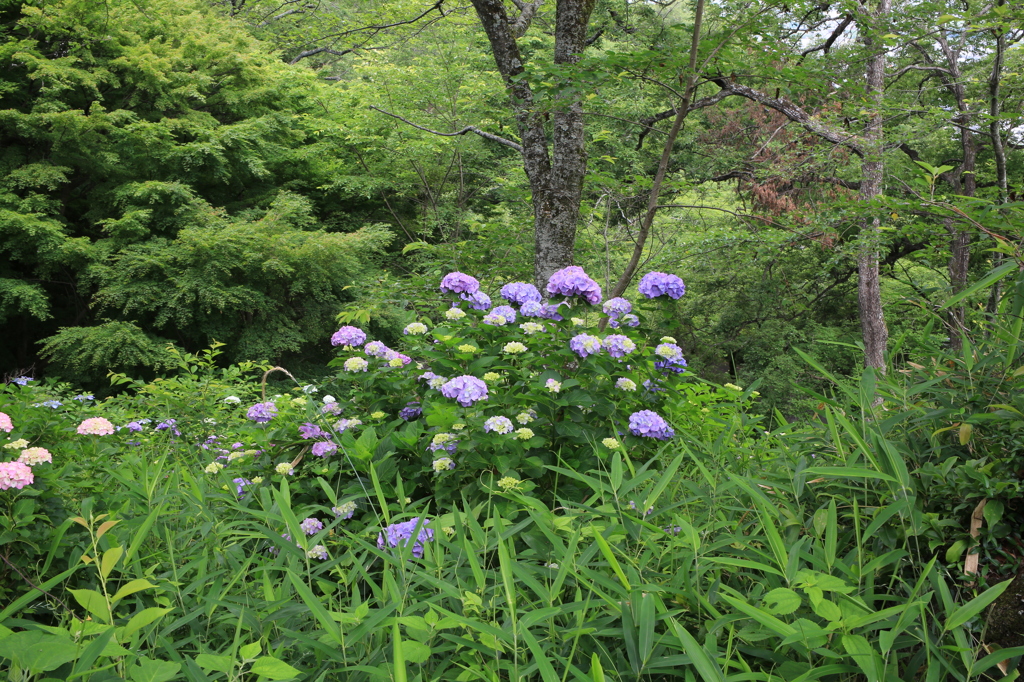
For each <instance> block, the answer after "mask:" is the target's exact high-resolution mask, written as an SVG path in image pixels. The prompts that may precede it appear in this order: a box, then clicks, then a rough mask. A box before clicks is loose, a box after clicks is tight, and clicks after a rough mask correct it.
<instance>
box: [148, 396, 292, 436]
mask: <svg viewBox="0 0 1024 682" xmlns="http://www.w3.org/2000/svg"><path fill="white" fill-rule="evenodd" d="M276 414H277V405H275V404H274V403H271V402H266V403H256V404H255V405H253V406H252V407H250V408H249V411H248V412H246V413H245V416H246V417H248V418H249V419H250V420H252V421H254V422H256V423H257V424H265V423H267V422H268V421H270V420H271V419H273V418H274V416H275V415H276ZM156 428H157V430H159V429H160V427H159V426H158V427H156Z"/></svg>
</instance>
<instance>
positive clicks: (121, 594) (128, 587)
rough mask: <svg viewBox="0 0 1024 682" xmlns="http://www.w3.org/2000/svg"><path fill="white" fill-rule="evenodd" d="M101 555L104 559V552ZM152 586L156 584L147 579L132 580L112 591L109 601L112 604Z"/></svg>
mask: <svg viewBox="0 0 1024 682" xmlns="http://www.w3.org/2000/svg"><path fill="white" fill-rule="evenodd" d="M103 556H104V560H106V555H105V554H104V555H103ZM152 587H156V585H154V584H153V583H151V582H149V581H148V580H142V579H139V580H132V581H131V582H129V583H127V584H125V585H122V586H121V589H119V590H118V591H117V592H115V593H114V597H113V598H112V599H111V600H110V601H111V602H112V603H114V604H117V602H119V601H121V600H122V599H124V598H125V597H127V596H128V595H130V594H135V593H136V592H141V591H142V590H148V589H150V588H152Z"/></svg>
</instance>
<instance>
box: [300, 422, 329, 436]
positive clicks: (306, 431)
mask: <svg viewBox="0 0 1024 682" xmlns="http://www.w3.org/2000/svg"><path fill="white" fill-rule="evenodd" d="M299 435H300V436H302V438H303V439H309V438H322V437H323V436H326V435H327V434H326V433H325V432H324V430H323V429H321V428H320V427H319V426H317V425H316V424H313V423H311V422H306V423H305V424H303V425H302V426H300V427H299Z"/></svg>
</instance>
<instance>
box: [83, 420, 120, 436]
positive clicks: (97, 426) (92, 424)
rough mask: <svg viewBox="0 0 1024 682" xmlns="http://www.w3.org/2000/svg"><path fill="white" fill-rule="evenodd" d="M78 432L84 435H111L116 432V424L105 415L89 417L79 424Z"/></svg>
mask: <svg viewBox="0 0 1024 682" xmlns="http://www.w3.org/2000/svg"><path fill="white" fill-rule="evenodd" d="M78 432H79V433H80V434H82V435H93V436H109V435H110V434H112V433H113V432H114V425H113V424H111V423H110V420H109V419H105V418H103V417H89V418H88V419H86V420H85V421H83V422H82V423H81V424H79V425H78Z"/></svg>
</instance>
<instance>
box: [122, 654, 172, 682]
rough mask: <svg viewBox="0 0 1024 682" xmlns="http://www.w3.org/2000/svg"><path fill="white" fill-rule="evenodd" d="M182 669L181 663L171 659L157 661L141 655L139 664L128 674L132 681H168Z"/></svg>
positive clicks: (130, 669)
mask: <svg viewBox="0 0 1024 682" xmlns="http://www.w3.org/2000/svg"><path fill="white" fill-rule="evenodd" d="M179 670H181V664H180V663H171V662H170V661H155V660H153V659H152V658H147V657H146V656H140V657H139V659H138V664H137V665H133V666H132V667H131V668H129V669H128V675H129V677H131V680H132V682H168V680H172V679H174V678H175V677H176V676H177V675H178V671H179Z"/></svg>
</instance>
